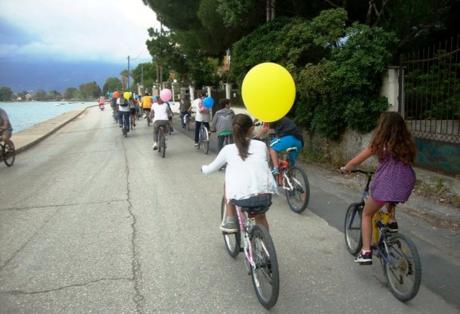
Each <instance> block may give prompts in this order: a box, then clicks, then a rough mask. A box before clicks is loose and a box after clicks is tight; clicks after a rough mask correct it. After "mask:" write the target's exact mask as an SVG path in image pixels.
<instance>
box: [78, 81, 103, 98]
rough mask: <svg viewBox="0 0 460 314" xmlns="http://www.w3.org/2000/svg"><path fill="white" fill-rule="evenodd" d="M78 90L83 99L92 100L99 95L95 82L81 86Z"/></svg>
mask: <svg viewBox="0 0 460 314" xmlns="http://www.w3.org/2000/svg"><path fill="white" fill-rule="evenodd" d="M79 90H80V96H81V97H82V98H83V99H94V98H97V97H99V96H100V95H101V88H100V87H99V85H97V83H96V82H95V81H93V82H88V83H84V84H81V85H80V86H79Z"/></svg>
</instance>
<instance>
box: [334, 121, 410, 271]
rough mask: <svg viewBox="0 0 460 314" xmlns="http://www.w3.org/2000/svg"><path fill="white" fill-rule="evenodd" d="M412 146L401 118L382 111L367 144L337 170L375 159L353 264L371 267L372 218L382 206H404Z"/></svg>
mask: <svg viewBox="0 0 460 314" xmlns="http://www.w3.org/2000/svg"><path fill="white" fill-rule="evenodd" d="M415 153H416V149H415V143H414V141H413V139H412V136H411V134H410V132H409V130H408V129H407V127H406V124H405V122H404V119H403V118H402V117H401V115H400V114H399V113H397V112H384V113H382V115H381V116H380V120H379V123H378V126H377V128H376V129H375V131H374V134H373V136H372V139H371V142H370V144H369V146H368V147H367V148H365V149H364V150H363V151H362V152H361V153H359V154H358V155H357V156H356V157H354V158H353V159H352V160H350V161H349V162H348V163H347V164H346V165H345V166H344V167H341V168H340V170H341V171H343V172H348V171H351V170H353V168H354V167H355V166H357V165H359V164H361V163H362V162H363V161H365V160H366V159H367V158H369V157H370V156H372V155H375V156H377V158H378V161H379V162H378V166H377V169H376V171H375V175H374V179H373V181H372V183H371V186H370V188H371V192H370V196H369V197H368V198H367V200H366V203H365V205H364V210H363V216H362V228H361V230H362V231H361V233H362V239H363V246H362V249H361V252H360V254H359V255H358V256H357V257H356V259H355V262H356V263H359V264H366V265H370V264H372V250H371V240H372V216H374V214H375V213H376V212H377V211H379V210H380V209H381V208H382V207H383V206H384V205H385V204H390V205H391V204H394V203H400V202H402V203H404V202H405V201H407V199H408V198H409V196H410V194H411V192H412V190H413V188H414V185H415V172H414V170H413V169H412V163H413V162H414V158H415ZM388 228H389V229H390V231H393V232H395V231H397V229H398V225H397V223H396V221H395V219H394V215H393V217H392V219H391V221H390V223H389V225H388Z"/></svg>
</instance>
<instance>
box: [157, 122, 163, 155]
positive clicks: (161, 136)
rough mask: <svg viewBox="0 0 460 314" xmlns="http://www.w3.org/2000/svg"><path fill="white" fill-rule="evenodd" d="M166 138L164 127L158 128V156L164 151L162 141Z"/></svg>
mask: <svg viewBox="0 0 460 314" xmlns="http://www.w3.org/2000/svg"><path fill="white" fill-rule="evenodd" d="M163 137H164V131H163V127H161V126H160V127H159V128H158V138H157V145H158V154H161V150H162V149H163V145H162V142H161V141H162V139H163Z"/></svg>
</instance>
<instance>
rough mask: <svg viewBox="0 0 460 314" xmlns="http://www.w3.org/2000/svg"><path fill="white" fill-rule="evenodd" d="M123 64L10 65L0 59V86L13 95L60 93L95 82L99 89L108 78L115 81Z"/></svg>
mask: <svg viewBox="0 0 460 314" xmlns="http://www.w3.org/2000/svg"><path fill="white" fill-rule="evenodd" d="M125 68H126V65H125V64H113V63H101V62H87V61H86V62H64V61H53V60H49V61H24V62H18V61H11V60H6V59H0V69H1V70H0V86H8V87H10V88H11V89H12V90H13V91H14V92H21V91H23V90H27V91H36V90H38V89H44V90H45V91H49V90H57V91H60V92H62V91H64V90H65V89H66V88H67V87H76V88H78V86H79V85H80V84H82V83H86V82H89V81H96V82H97V83H98V85H99V86H100V87H101V88H102V86H103V84H104V82H105V80H106V79H107V77H109V76H116V77H118V76H119V74H120V72H121V71H122V70H123V69H125Z"/></svg>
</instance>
